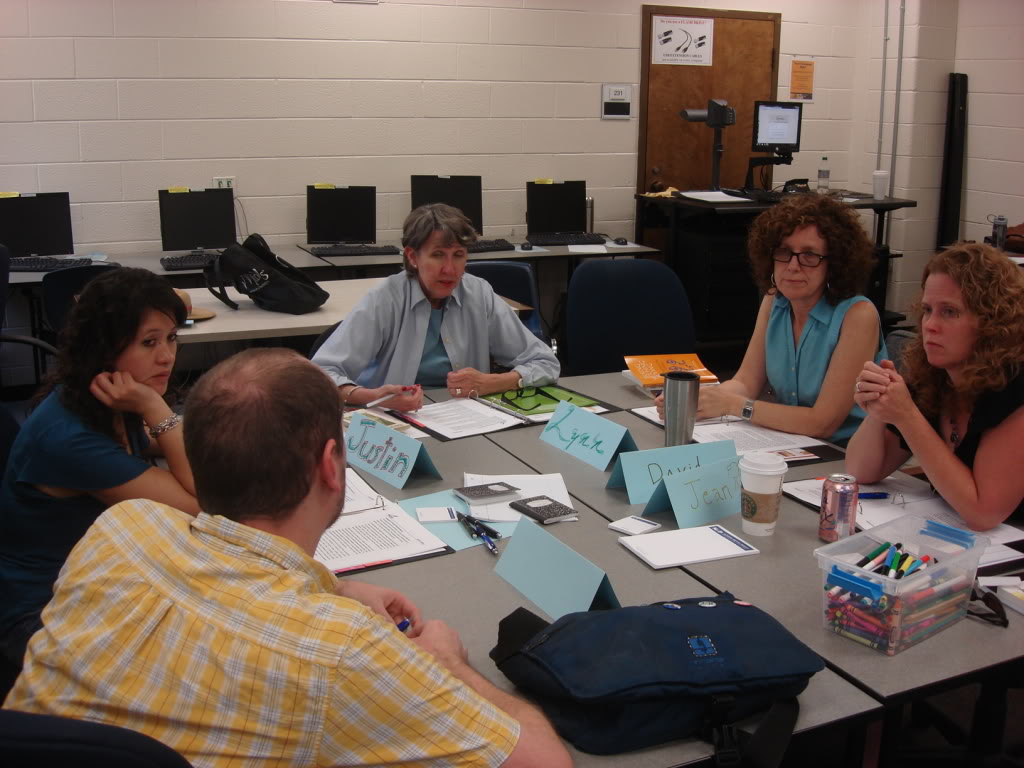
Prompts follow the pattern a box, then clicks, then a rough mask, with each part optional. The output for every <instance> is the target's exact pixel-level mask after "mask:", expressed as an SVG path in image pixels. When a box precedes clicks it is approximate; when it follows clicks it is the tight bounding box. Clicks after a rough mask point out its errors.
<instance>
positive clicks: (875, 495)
mask: <svg viewBox="0 0 1024 768" xmlns="http://www.w3.org/2000/svg"><path fill="white" fill-rule="evenodd" d="M857 498H858V499H888V498H889V494H888V493H884V492H878V493H875V492H871V493H858V494H857Z"/></svg>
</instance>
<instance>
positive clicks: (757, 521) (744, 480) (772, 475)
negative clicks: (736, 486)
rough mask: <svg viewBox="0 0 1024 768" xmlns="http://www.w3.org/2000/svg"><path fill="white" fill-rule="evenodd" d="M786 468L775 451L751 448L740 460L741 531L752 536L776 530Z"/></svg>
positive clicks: (769, 534)
mask: <svg viewBox="0 0 1024 768" xmlns="http://www.w3.org/2000/svg"><path fill="white" fill-rule="evenodd" d="M787 469H789V467H788V466H786V460H785V459H783V458H782V457H781V456H779V454H777V453H768V452H763V451H753V452H751V453H747V454H744V456H743V457H742V458H741V459H740V483H741V485H742V486H743V491H742V502H741V511H742V513H743V532H744V533H749V534H750V535H751V536H771V535H772V534H773V533H775V523H776V522H777V521H778V519H779V502H780V501H781V500H782V481H783V479H784V478H785V477H786V470H787Z"/></svg>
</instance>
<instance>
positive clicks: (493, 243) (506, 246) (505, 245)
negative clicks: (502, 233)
mask: <svg viewBox="0 0 1024 768" xmlns="http://www.w3.org/2000/svg"><path fill="white" fill-rule="evenodd" d="M515 249H516V247H515V246H514V245H512V243H510V242H509V241H508V240H505V239H504V238H501V237H499V238H498V239H497V240H477V241H476V242H475V243H473V244H472V245H469V246H466V250H467V251H469V252H470V253H491V252H492V251H514V250H515Z"/></svg>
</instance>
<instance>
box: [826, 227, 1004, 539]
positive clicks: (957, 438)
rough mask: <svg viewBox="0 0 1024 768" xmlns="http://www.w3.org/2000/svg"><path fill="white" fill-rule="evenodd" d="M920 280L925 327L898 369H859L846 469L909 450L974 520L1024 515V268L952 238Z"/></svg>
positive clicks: (881, 466)
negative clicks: (861, 414) (1023, 466)
mask: <svg viewBox="0 0 1024 768" xmlns="http://www.w3.org/2000/svg"><path fill="white" fill-rule="evenodd" d="M921 287H922V295H921V302H920V305H919V313H920V320H919V323H918V325H919V328H920V331H921V332H920V334H919V335H917V336H916V337H915V338H914V340H913V341H911V342H910V344H909V345H908V346H907V348H906V349H905V350H904V353H903V361H902V365H901V367H900V372H897V371H896V367H895V365H893V363H892V362H891V361H889V360H885V361H884V362H882V363H881V364H880V365H878V364H875V363H871V362H868V363H865V364H864V367H863V370H862V371H861V372H860V375H859V376H858V377H857V381H856V383H855V386H854V388H855V390H856V395H855V396H854V399H855V400H856V402H857V404H858V405H859V406H861V407H862V408H863V409H864V410H865V411H867V418H866V419H865V420H864V423H863V424H862V425H861V426H860V429H858V430H857V434H855V435H854V436H853V439H851V440H850V445H849V448H848V450H847V453H846V467H847V469H849V470H850V471H851V472H853V473H854V474H855V475H856V476H857V477H858V478H859V479H860V480H861V481H863V482H875V481H877V480H880V479H882V478H884V477H887V476H888V475H889V473H890V472H893V471H895V470H896V469H897V468H898V467H899V466H900V465H901V464H903V462H905V461H906V460H907V459H908V458H909V457H910V455H911V453H913V455H914V457H915V458H916V459H917V461H918V462H919V463H920V464H921V468H922V469H924V471H925V474H927V475H928V479H929V480H930V481H931V482H932V485H933V486H935V490H937V491H938V492H939V494H940V495H941V496H942V498H943V499H945V500H946V502H947V503H948V504H949V505H950V506H951V507H953V509H955V510H956V511H957V513H958V514H959V515H960V517H961V518H963V520H964V522H965V523H967V525H969V526H970V527H971V528H973V529H975V530H979V531H984V530H988V529H989V528H992V527H994V526H996V525H998V524H999V523H1001V522H1003V521H1004V520H1006V519H1007V518H1009V517H1013V518H1014V519H1015V520H1024V473H1022V472H1021V471H1020V448H1021V446H1022V445H1024V274H1022V271H1021V268H1020V267H1018V266H1017V265H1016V264H1014V263H1013V262H1011V261H1010V260H1009V259H1008V258H1007V257H1006V255H1005V254H1004V253H1002V252H1001V251H998V250H996V249H995V248H992V247H990V246H987V245H982V244H979V243H957V244H955V245H953V246H951V247H950V248H948V249H946V250H945V251H943V252H942V253H940V254H937V255H936V256H934V257H932V260H931V261H930V262H929V264H928V266H927V267H925V270H924V276H923V278H922V282H921Z"/></svg>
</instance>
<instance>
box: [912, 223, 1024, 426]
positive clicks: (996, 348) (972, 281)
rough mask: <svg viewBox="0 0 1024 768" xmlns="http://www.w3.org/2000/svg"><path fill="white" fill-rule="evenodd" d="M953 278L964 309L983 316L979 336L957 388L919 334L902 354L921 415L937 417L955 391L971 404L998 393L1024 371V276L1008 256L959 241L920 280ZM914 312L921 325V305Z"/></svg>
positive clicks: (927, 269)
mask: <svg viewBox="0 0 1024 768" xmlns="http://www.w3.org/2000/svg"><path fill="white" fill-rule="evenodd" d="M936 274H940V275H949V277H950V278H951V279H952V280H953V281H954V282H955V283H956V284H957V285H958V286H960V291H961V294H962V296H963V301H964V306H965V307H966V308H967V311H968V312H970V313H971V314H973V315H975V316H976V317H977V318H978V336H977V339H975V342H974V344H973V346H972V348H971V353H970V356H969V357H968V358H967V360H966V361H965V362H964V365H963V369H962V374H961V376H960V377H959V379H960V381H959V382H958V383H957V384H956V385H955V386H954V385H953V383H952V382H951V381H950V379H949V376H948V375H947V374H946V372H945V370H943V369H941V368H936V367H935V366H933V365H932V364H931V363H929V362H928V358H927V356H926V355H925V350H924V342H923V340H922V338H921V334H920V333H918V334H917V335H916V336H915V337H914V339H913V340H912V341H911V342H909V343H908V344H907V346H906V348H905V350H904V353H903V364H904V365H903V367H904V378H905V379H906V382H907V386H908V387H909V388H910V390H911V391H912V392H913V393H914V402H915V403H917V406H918V408H920V409H921V412H922V413H923V414H924V415H925V416H927V417H929V418H935V417H936V416H937V415H938V414H939V413H940V411H941V409H942V402H943V399H944V398H946V397H948V396H949V394H950V392H953V391H955V392H956V393H957V394H959V395H960V396H961V397H963V398H965V399H967V400H968V401H973V400H974V399H975V398H976V397H977V396H978V395H980V394H981V393H982V392H986V391H989V392H999V391H1000V390H1003V389H1005V388H1006V385H1007V384H1008V383H1009V382H1010V381H1012V380H1013V379H1015V378H1016V377H1017V376H1018V375H1019V374H1020V372H1021V369H1022V367H1024V274H1021V268H1020V267H1018V266H1017V265H1016V264H1014V263H1013V262H1012V261H1010V260H1009V259H1008V258H1007V257H1006V254H1004V253H1003V252H1002V251H999V250H997V249H995V248H993V247H992V246H990V245H983V244H981V243H973V242H959V243H954V244H953V245H951V246H950V247H949V248H947V249H946V250H944V251H942V252H941V253H937V254H936V255H935V256H933V257H932V259H931V261H929V262H928V266H926V267H925V269H924V274H923V275H922V276H921V288H922V289H923V288H924V284H925V282H927V280H928V277H929V276H930V275H936ZM914 312H915V313H916V314H917V318H918V328H920V326H921V303H920V301H919V302H918V303H917V304H916V305H915V307H914Z"/></svg>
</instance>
